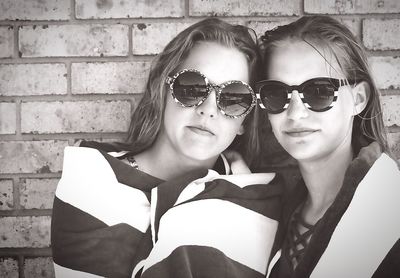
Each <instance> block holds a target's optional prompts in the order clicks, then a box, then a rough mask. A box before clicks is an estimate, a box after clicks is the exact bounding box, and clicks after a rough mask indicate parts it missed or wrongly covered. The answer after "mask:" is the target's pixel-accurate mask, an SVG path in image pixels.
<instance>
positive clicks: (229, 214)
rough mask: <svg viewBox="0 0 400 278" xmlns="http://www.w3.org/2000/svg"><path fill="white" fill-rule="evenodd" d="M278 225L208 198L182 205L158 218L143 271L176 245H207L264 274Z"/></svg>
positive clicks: (266, 218)
mask: <svg viewBox="0 0 400 278" xmlns="http://www.w3.org/2000/svg"><path fill="white" fill-rule="evenodd" d="M277 226H278V222H277V221H275V220H272V219H270V218H268V217H265V216H263V215H261V214H259V213H256V212H254V211H251V210H249V209H246V208H243V207H241V206H238V205H236V204H234V203H231V202H228V201H223V200H217V199H207V200H200V201H195V202H190V203H186V204H182V205H179V206H176V207H174V208H172V209H170V210H169V211H168V212H167V213H165V215H164V216H163V217H162V218H161V221H160V227H159V231H158V241H157V243H156V245H155V246H154V248H153V250H152V252H151V253H150V255H149V257H148V258H147V260H146V266H145V268H144V270H143V272H144V271H145V270H146V269H148V268H150V267H151V266H152V265H154V264H156V263H158V262H160V261H161V260H163V259H165V258H166V257H168V256H169V255H170V254H171V252H172V251H173V250H174V249H176V248H177V247H179V246H183V245H198V246H209V247H213V248H216V249H218V250H220V251H221V252H223V253H224V254H225V255H226V256H228V257H229V258H231V259H232V260H234V261H237V262H239V263H241V264H243V265H246V266H247V267H249V268H251V269H254V270H255V271H258V272H260V273H262V274H263V275H265V273H266V270H267V264H268V259H269V255H270V253H271V248H272V244H273V242H274V238H275V233H276V230H277Z"/></svg>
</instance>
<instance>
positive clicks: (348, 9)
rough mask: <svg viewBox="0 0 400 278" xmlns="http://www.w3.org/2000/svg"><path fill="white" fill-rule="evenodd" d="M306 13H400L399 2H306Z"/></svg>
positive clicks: (313, 0) (334, 0)
mask: <svg viewBox="0 0 400 278" xmlns="http://www.w3.org/2000/svg"><path fill="white" fill-rule="evenodd" d="M304 12H305V13H312V14H368V13H399V12H400V2H399V1H398V0H362V1H360V0H324V1H320V0H304Z"/></svg>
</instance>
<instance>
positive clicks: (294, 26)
mask: <svg viewBox="0 0 400 278" xmlns="http://www.w3.org/2000/svg"><path fill="white" fill-rule="evenodd" d="M296 39H298V40H303V41H305V42H306V43H308V44H309V45H311V46H312V47H313V48H315V49H316V50H317V51H318V49H321V48H324V49H328V50H329V51H330V53H332V54H333V56H334V57H335V59H336V61H337V63H338V64H339V67H340V69H341V71H342V72H343V73H344V74H345V75H346V78H347V79H348V80H360V81H365V82H366V83H367V84H368V86H369V91H370V95H369V100H368V104H367V106H366V108H365V109H364V110H363V111H362V112H361V113H360V114H359V115H358V116H357V117H355V118H354V122H353V131H352V145H353V147H354V148H355V149H356V150H357V149H359V148H360V147H362V146H365V145H366V144H368V143H371V142H373V141H376V142H378V143H379V144H380V146H381V148H382V149H383V150H384V151H386V152H389V148H388V143H387V137H386V130H385V127H384V123H383V119H382V110H381V105H380V100H379V95H380V93H379V91H378V89H377V87H376V85H375V82H374V80H373V78H372V76H371V73H370V69H369V66H368V62H367V57H366V54H365V51H364V50H363V48H362V46H361V44H359V43H358V42H357V40H356V38H355V37H354V35H353V34H352V33H351V31H350V30H349V29H348V28H347V27H346V26H344V25H343V24H341V23H340V22H339V21H337V20H336V19H333V18H331V17H329V16H321V15H316V16H303V17H301V18H300V19H298V20H296V21H295V22H292V23H290V24H288V25H284V26H280V27H277V28H275V29H273V30H270V31H267V32H265V34H264V36H262V38H261V43H260V44H261V55H262V56H263V61H264V64H266V63H268V59H269V56H270V55H273V49H274V48H275V47H278V45H279V43H280V42H282V41H286V40H296ZM318 52H319V53H320V54H321V55H322V53H321V52H320V51H318ZM324 59H325V60H326V61H327V59H326V58H325V57H324ZM327 62H328V61H327ZM264 68H265V67H264ZM265 74H266V76H268V72H266V73H265Z"/></svg>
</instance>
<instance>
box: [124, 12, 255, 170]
mask: <svg viewBox="0 0 400 278" xmlns="http://www.w3.org/2000/svg"><path fill="white" fill-rule="evenodd" d="M200 41H210V42H216V43H219V44H221V45H223V46H227V47H233V48H236V49H238V50H239V51H241V52H242V53H243V54H244V55H245V56H246V58H247V60H248V64H249V69H250V85H252V84H253V83H254V81H255V79H256V76H255V74H256V73H258V72H259V71H258V70H257V68H258V67H259V62H260V59H259V52H258V47H257V42H256V39H255V36H252V34H251V31H250V29H249V28H247V27H244V26H241V25H232V24H229V23H227V22H224V21H222V20H220V19H217V18H208V19H204V20H202V21H200V22H197V23H195V24H193V25H191V26H190V27H188V28H187V29H185V30H183V31H182V32H181V33H179V34H178V35H177V36H176V37H175V38H174V39H172V41H170V42H169V43H168V44H167V46H166V47H165V48H164V50H163V51H162V52H161V53H160V54H159V55H158V56H157V57H156V58H155V60H154V61H153V63H152V67H151V69H150V73H149V78H148V80H147V84H146V88H145V92H144V95H143V97H142V99H141V100H140V103H139V104H138V106H137V108H136V109H135V111H134V113H133V115H132V118H131V123H130V127H129V130H128V136H127V139H126V142H125V143H124V144H122V145H123V148H124V149H127V150H130V151H132V152H133V153H139V152H141V151H143V150H145V149H147V148H149V147H150V146H151V145H152V144H153V143H154V141H155V140H156V138H157V135H158V133H159V131H160V129H161V126H162V123H163V114H164V108H165V100H166V97H167V96H168V88H167V86H166V84H165V80H166V78H167V77H168V76H171V75H173V74H175V73H176V71H177V68H178V67H179V66H180V65H181V64H182V63H183V62H184V60H185V59H186V58H187V56H188V55H189V53H190V51H191V49H192V48H193V47H194V45H195V44H196V43H198V42H200ZM255 110H256V109H254V110H253V111H252V112H251V113H250V114H249V115H248V116H247V117H246V119H245V121H244V127H245V130H246V131H245V134H244V135H242V136H241V137H242V138H241V140H239V141H240V143H239V145H240V146H242V147H239V149H241V150H242V154H243V155H244V157H245V159H246V160H247V161H248V162H249V161H251V160H252V155H253V154H254V153H257V151H258V149H257V148H258V146H259V143H258V136H257V133H258V130H257V123H255V113H256V111H255Z"/></svg>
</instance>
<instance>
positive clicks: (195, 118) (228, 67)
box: [157, 42, 249, 161]
mask: <svg viewBox="0 0 400 278" xmlns="http://www.w3.org/2000/svg"><path fill="white" fill-rule="evenodd" d="M182 69H196V70H198V71H200V72H201V73H203V74H204V75H205V76H206V77H207V78H208V80H209V81H210V82H212V83H214V84H217V85H218V84H221V83H223V82H226V81H229V80H239V81H243V82H246V83H248V82H249V67H248V62H247V59H246V57H245V55H244V54H243V53H241V52H240V51H239V50H237V49H234V48H227V47H225V46H221V45H220V44H217V43H213V42H201V43H198V44H197V45H195V47H194V48H193V49H192V50H191V51H190V54H189V56H188V57H187V59H186V60H185V61H184V62H183V64H182V65H180V67H179V68H178V69H177V71H179V70H182ZM243 120H244V117H241V118H238V119H232V118H228V117H226V116H224V115H223V114H221V112H220V111H219V110H218V108H217V104H216V95H215V92H214V91H213V92H211V94H210V95H209V96H208V98H207V99H206V100H205V101H204V102H203V103H202V104H201V105H200V106H197V107H181V106H180V105H179V104H177V103H176V102H175V101H174V100H173V98H172V96H171V92H168V95H167V99H166V106H165V110H164V122H163V126H162V129H161V132H160V134H159V136H158V138H157V143H158V144H162V145H163V147H166V148H167V149H169V150H171V151H172V153H174V154H175V155H176V157H177V159H182V158H184V159H187V158H189V159H191V160H197V161H198V160H202V161H204V160H210V161H212V160H215V159H216V158H217V157H218V155H219V154H220V153H221V152H223V151H224V150H225V149H226V148H227V147H228V146H229V145H230V144H231V143H232V141H233V139H234V138H235V137H236V135H238V134H241V133H243V126H242V123H243Z"/></svg>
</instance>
